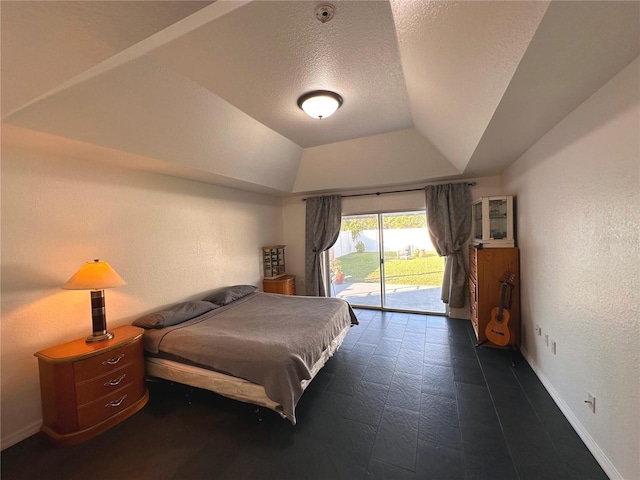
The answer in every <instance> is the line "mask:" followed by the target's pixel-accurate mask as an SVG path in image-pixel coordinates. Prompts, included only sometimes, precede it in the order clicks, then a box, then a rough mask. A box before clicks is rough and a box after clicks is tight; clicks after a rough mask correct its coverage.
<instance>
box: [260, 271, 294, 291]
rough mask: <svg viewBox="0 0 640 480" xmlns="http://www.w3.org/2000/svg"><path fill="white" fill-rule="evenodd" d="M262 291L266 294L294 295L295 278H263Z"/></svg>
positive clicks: (287, 276)
mask: <svg viewBox="0 0 640 480" xmlns="http://www.w3.org/2000/svg"><path fill="white" fill-rule="evenodd" d="M262 289H263V290H264V291H265V292H266V293H280V294H282V295H295V294H296V276H295V275H285V276H283V277H280V278H265V279H264V280H263V281H262Z"/></svg>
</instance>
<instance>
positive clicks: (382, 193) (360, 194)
mask: <svg viewBox="0 0 640 480" xmlns="http://www.w3.org/2000/svg"><path fill="white" fill-rule="evenodd" d="M460 183H462V182H460ZM438 185H446V184H438ZM467 185H469V186H470V187H475V186H476V182H469V183H467ZM427 186H430V187H431V186H433V185H427ZM427 186H425V187H422V188H409V189H406V190H390V191H388V192H370V193H353V194H351V195H340V198H347V197H366V196H369V195H377V196H380V195H384V194H385V193H404V192H421V191H422V190H424V189H425V188H427ZM302 201H303V202H306V201H307V197H305V198H303V199H302Z"/></svg>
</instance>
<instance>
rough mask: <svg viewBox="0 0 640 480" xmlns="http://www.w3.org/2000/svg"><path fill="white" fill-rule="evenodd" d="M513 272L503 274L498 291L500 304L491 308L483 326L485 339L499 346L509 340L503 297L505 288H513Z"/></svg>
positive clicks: (505, 294) (507, 320) (507, 313)
mask: <svg viewBox="0 0 640 480" xmlns="http://www.w3.org/2000/svg"><path fill="white" fill-rule="evenodd" d="M514 278H515V274H514V273H513V272H507V273H505V275H504V278H503V280H502V281H501V282H500V283H502V290H501V291H500V305H499V306H497V307H493V308H492V309H491V320H489V323H487V328H485V335H486V336H487V339H488V340H489V341H490V342H491V343H493V344H495V345H498V346H499V347H504V346H507V345H509V342H510V341H511V334H510V333H509V310H508V308H506V307H505V298H506V296H507V289H508V288H509V289H511V288H513V279H514ZM510 303H511V290H510V291H509V304H510Z"/></svg>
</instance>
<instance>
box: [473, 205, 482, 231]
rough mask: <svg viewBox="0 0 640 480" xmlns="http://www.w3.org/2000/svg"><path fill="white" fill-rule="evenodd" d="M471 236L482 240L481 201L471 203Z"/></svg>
mask: <svg viewBox="0 0 640 480" xmlns="http://www.w3.org/2000/svg"><path fill="white" fill-rule="evenodd" d="M473 238H477V239H478V240H482V202H479V203H474V204H473Z"/></svg>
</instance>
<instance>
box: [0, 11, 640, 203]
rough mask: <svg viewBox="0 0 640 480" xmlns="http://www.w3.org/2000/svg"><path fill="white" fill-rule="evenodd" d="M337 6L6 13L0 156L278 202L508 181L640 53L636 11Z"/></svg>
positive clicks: (639, 16)
mask: <svg viewBox="0 0 640 480" xmlns="http://www.w3.org/2000/svg"><path fill="white" fill-rule="evenodd" d="M332 3H333V4H334V5H335V7H336V15H335V17H334V19H333V20H331V21H330V22H327V23H321V22H319V21H318V20H317V19H316V18H315V14H314V12H315V9H316V7H317V5H319V4H320V3H319V2H311V1H282V2H279V1H221V0H219V1H217V2H215V3H212V2H191V1H136V2H129V1H118V2H110V1H104V2H103V1H86V2H73V1H66V2H35V1H20V2H13V1H2V2H1V3H0V9H1V11H0V13H1V21H2V25H1V26H2V30H1V35H2V38H1V40H2V43H1V48H2V51H1V54H2V55H1V61H2V84H1V88H2V91H1V94H2V122H3V132H2V142H3V147H4V146H10V145H11V144H16V145H20V146H21V147H25V146H28V145H32V146H34V145H40V146H42V145H44V144H46V145H47V148H48V149H49V150H50V151H52V152H54V151H55V152H58V154H64V155H72V156H77V157H79V158H86V159H87V160H99V161H110V162H113V163H116V164H119V165H128V166H130V167H132V168H138V169H143V170H148V171H155V172H159V173H163V174H170V175H175V176H181V177H185V178H193V179H198V180H201V181H206V182H211V183H216V184H222V185H229V186H233V187H236V188H244V189H249V190H256V191H265V192H269V193H275V194H280V195H286V194H291V193H297V192H305V193H306V192H313V191H331V190H332V189H334V190H335V189H347V188H350V189H355V188H367V187H371V186H376V187H383V186H386V185H399V184H408V183H416V182H428V181H433V180H436V179H444V178H450V179H453V178H470V177H472V176H485V175H496V174H499V173H500V172H501V171H502V170H504V168H506V167H507V166H508V165H509V164H510V163H511V162H513V161H514V160H515V159H517V158H518V156H520V155H521V154H522V153H523V152H524V151H526V149H527V148H529V147H530V146H531V145H532V144H533V143H535V141H537V140H538V139H539V138H540V137H541V136H542V135H544V134H545V133H546V132H547V131H548V130H549V129H551V128H552V127H553V126H554V125H555V124H556V123H558V122H559V121H560V120H562V118H564V117H565V116H566V115H567V114H568V113H570V112H571V111H572V110H573V109H574V108H575V107H576V106H577V105H579V104H580V103H581V102H582V101H584V100H585V99H586V98H588V97H589V96H590V95H591V94H592V93H594V92H595V91H596V90H597V89H598V88H599V87H600V86H602V85H603V84H604V83H605V82H606V81H607V80H608V79H610V78H611V77H612V76H614V75H615V74H616V73H617V72H619V71H620V70H621V69H622V68H624V67H625V66H626V65H628V64H629V63H630V62H631V61H632V60H633V59H635V58H636V57H637V56H638V55H639V54H640V3H639V2H624V1H623V2H617V1H603V2H597V1H587V2H579V1H576V2H560V1H557V2H556V1H554V2H542V1H532V2H526V1H513V2H512V1H501V2H485V1H480V2H467V1H426V0H416V1H411V2H409V1H404V0H392V1H391V2H387V1H335V2H332ZM313 89H327V90H334V91H336V92H338V93H340V94H341V95H342V96H343V97H344V104H343V105H342V107H341V108H340V109H339V110H338V111H337V112H336V113H335V114H334V115H333V116H332V117H330V118H327V119H324V120H321V121H318V120H314V119H311V118H309V117H307V116H306V115H305V114H304V113H303V112H302V111H301V110H300V109H299V108H298V107H297V104H296V100H297V98H298V97H299V96H300V95H301V94H302V93H305V92H307V91H309V90H313ZM45 139H46V141H45ZM74 146H75V147H74Z"/></svg>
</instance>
